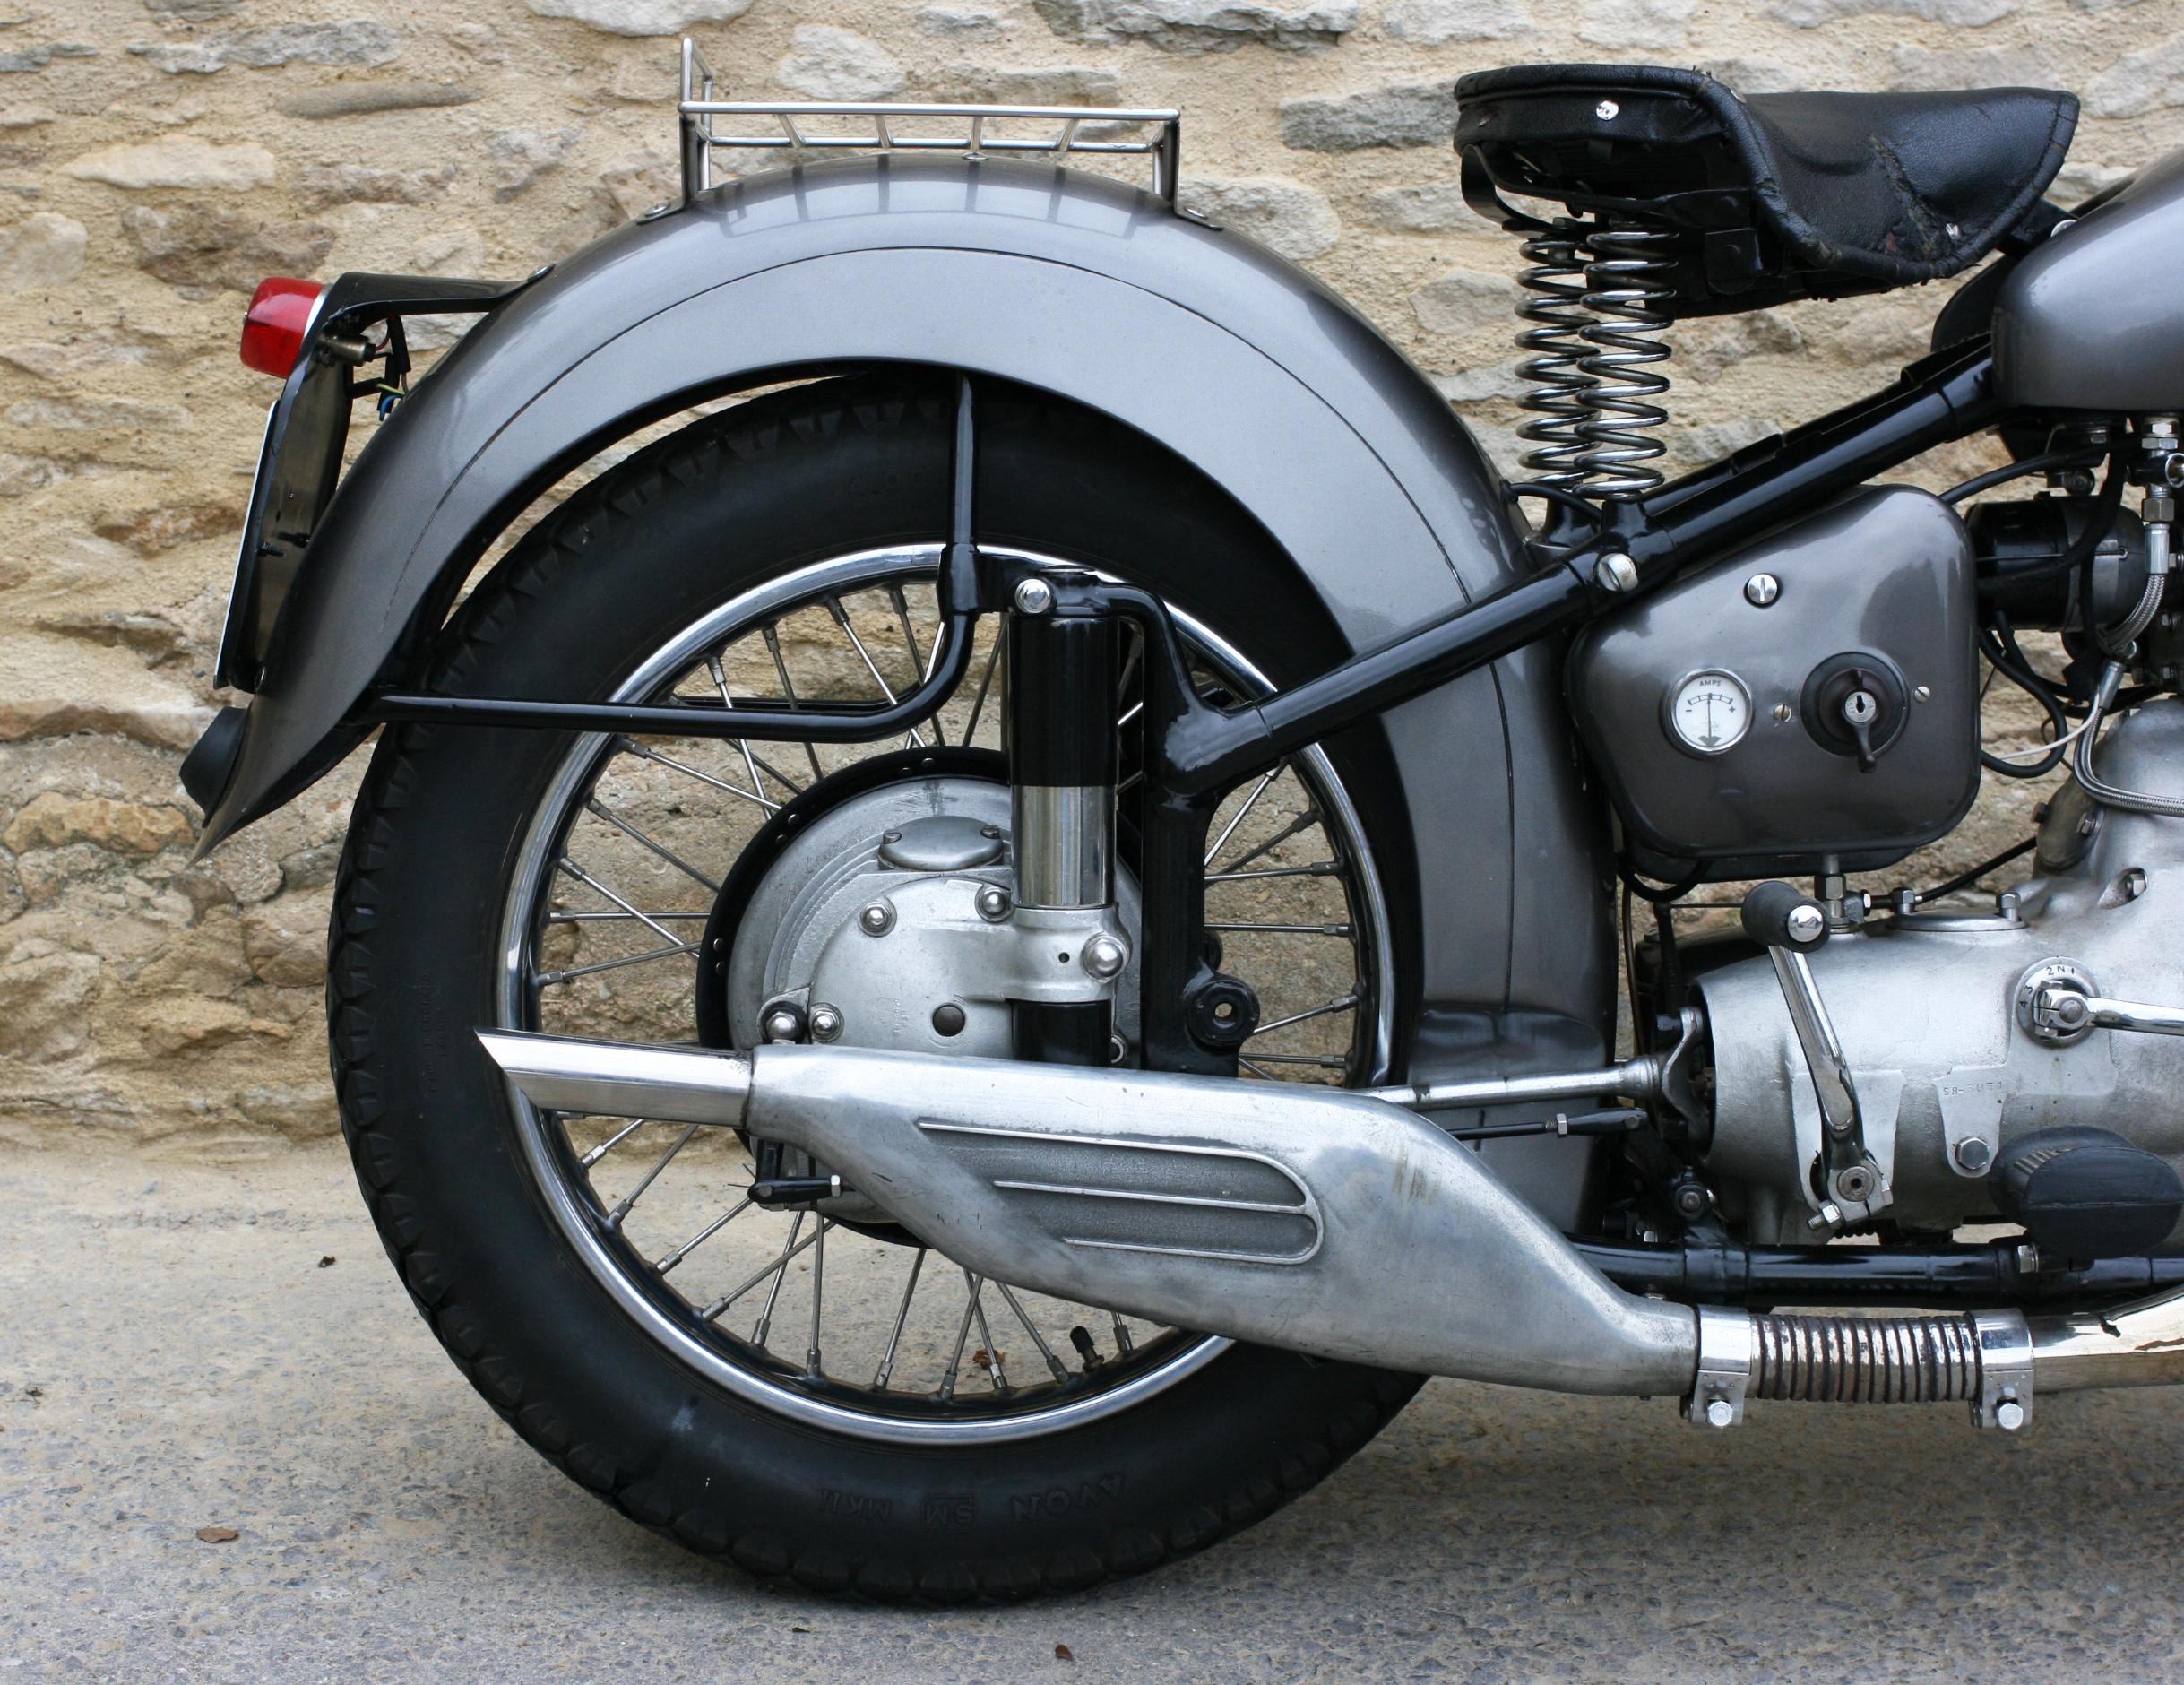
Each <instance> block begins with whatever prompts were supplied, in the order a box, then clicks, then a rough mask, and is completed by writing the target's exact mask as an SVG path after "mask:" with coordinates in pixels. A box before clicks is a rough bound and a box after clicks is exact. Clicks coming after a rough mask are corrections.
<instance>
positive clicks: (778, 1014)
mask: <svg viewBox="0 0 2184 1685" xmlns="http://www.w3.org/2000/svg"><path fill="white" fill-rule="evenodd" d="M763 1027H764V1030H765V1033H766V1040H767V1041H797V1040H798V1039H799V1038H800V1037H801V1036H802V1035H803V1033H804V1015H803V1014H802V1013H800V1012H798V1010H797V1009H796V1008H795V1007H791V1006H788V1005H785V1004H784V1005H782V1006H779V1007H774V1008H773V1010H772V1011H771V1012H769V1013H767V1014H766V1021H765V1024H764V1026H763Z"/></svg>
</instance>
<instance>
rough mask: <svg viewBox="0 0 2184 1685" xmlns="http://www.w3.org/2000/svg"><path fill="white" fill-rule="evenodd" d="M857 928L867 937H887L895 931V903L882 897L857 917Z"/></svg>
mask: <svg viewBox="0 0 2184 1685" xmlns="http://www.w3.org/2000/svg"><path fill="white" fill-rule="evenodd" d="M857 928H858V929H859V930H862V931H863V932H864V933H865V934H866V935H867V936H885V935H886V934H887V933H888V931H890V930H892V929H894V903H893V902H892V901H890V900H888V899H887V897H886V896H885V895H882V896H881V897H880V898H879V899H878V900H877V901H876V902H874V903H872V904H871V905H870V906H868V907H867V908H866V909H865V910H864V911H863V912H860V913H859V914H858V915H857Z"/></svg>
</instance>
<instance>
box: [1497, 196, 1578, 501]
mask: <svg viewBox="0 0 2184 1685" xmlns="http://www.w3.org/2000/svg"><path fill="white" fill-rule="evenodd" d="M1584 235H1585V224H1584V223H1583V222H1580V221H1578V220H1576V219H1575V218H1574V217H1558V218H1556V219H1555V221H1554V224H1553V226H1552V227H1551V228H1550V229H1542V230H1541V231H1540V232H1538V233H1535V234H1533V235H1532V238H1529V239H1527V240H1526V241H1525V242H1524V256H1525V257H1526V258H1527V259H1528V260H1530V262H1531V263H1532V268H1530V269H1527V270H1525V271H1524V272H1523V273H1522V274H1520V275H1519V276H1518V277H1517V281H1518V284H1519V285H1521V286H1524V287H1525V288H1528V289H1531V290H1532V292H1534V293H1537V294H1539V295H1540V297H1538V298H1528V299H1526V300H1525V301H1524V303H1523V304H1522V305H1520V306H1518V307H1517V315H1520V316H1523V317H1524V319H1525V320H1526V321H1529V322H1536V323H1538V324H1540V325H1539V326H1538V327H1534V328H1527V329H1525V330H1524V332H1523V333H1519V334H1518V335H1517V336H1516V342H1517V345H1518V347H1519V348H1520V349H1521V350H1526V351H1530V352H1532V357H1531V358H1529V359H1527V360H1526V361H1524V362H1523V363H1521V364H1519V365H1518V366H1517V373H1518V374H1519V375H1521V376H1523V377H1524V380H1525V381H1526V382H1528V383H1534V384H1533V386H1532V391H1531V392H1530V393H1527V394H1526V395H1525V397H1524V408H1525V409H1527V410H1533V411H1536V412H1537V413H1538V414H1539V415H1541V417H1543V418H1544V419H1541V420H1538V421H1527V422H1525V423H1524V426H1523V427H1521V428H1518V429H1517V430H1516V436H1517V437H1519V438H1520V439H1528V440H1530V441H1531V442H1532V444H1534V445H1538V446H1539V447H1540V448H1538V449H1537V450H1531V451H1526V452H1525V453H1524V467H1525V469H1526V471H1528V472H1529V473H1530V475H1531V477H1532V479H1533V480H1537V481H1539V482H1540V483H1541V485H1547V486H1558V487H1560V488H1563V489H1565V490H1568V491H1576V490H1579V489H1581V488H1583V487H1584V483H1585V481H1586V480H1587V478H1588V477H1589V474H1588V470H1587V467H1586V464H1585V462H1584V455H1585V453H1586V451H1587V449H1588V448H1589V447H1588V446H1587V445H1586V443H1585V440H1584V436H1583V435H1582V431H1581V430H1582V429H1583V428H1584V424H1585V423H1586V422H1587V421H1589V420H1591V419H1592V418H1593V406H1592V404H1591V402H1589V401H1588V398H1587V394H1588V393H1590V392H1591V390H1592V387H1593V379H1594V377H1593V376H1591V375H1589V374H1587V373H1585V372H1584V368H1583V367H1581V365H1582V364H1583V362H1584V359H1585V358H1586V357H1587V356H1588V355H1589V354H1590V352H1591V350H1592V347H1590V346H1589V345H1587V344H1586V343H1585V339H1584V331H1585V330H1586V329H1587V328H1589V327H1591V326H1593V324H1595V322H1596V321H1597V320H1598V318H1597V317H1595V316H1594V315H1593V314H1592V313H1591V312H1590V311H1588V310H1587V309H1585V307H1584V303H1583V300H1584V295H1585V290H1586V285H1585V280H1584V275H1585V261H1586V259H1585V250H1584Z"/></svg>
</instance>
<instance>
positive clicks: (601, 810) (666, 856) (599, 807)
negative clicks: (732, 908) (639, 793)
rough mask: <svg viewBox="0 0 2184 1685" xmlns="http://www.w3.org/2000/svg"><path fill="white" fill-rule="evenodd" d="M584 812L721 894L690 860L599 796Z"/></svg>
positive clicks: (718, 886) (593, 798)
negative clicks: (636, 824) (649, 834)
mask: <svg viewBox="0 0 2184 1685" xmlns="http://www.w3.org/2000/svg"><path fill="white" fill-rule="evenodd" d="M584 811H585V812H586V813H588V814H590V815H591V817H593V818H595V819H603V820H605V821H606V822H607V823H608V824H609V825H612V826H613V827H614V828H615V829H616V830H617V831H619V832H620V833H622V834H623V835H624V836H626V837H628V838H629V839H630V840H631V841H632V842H634V843H637V844H638V845H639V846H640V847H643V848H647V849H650V850H651V851H652V852H653V853H655V854H657V855H658V856H660V859H661V860H665V861H667V863H668V864H669V865H670V866H672V867H673V868H675V869H676V870H677V871H678V872H681V873H682V874H683V875H684V876H685V877H692V878H695V879H696V880H697V882H699V883H700V884H702V885H704V886H705V887H706V888H707V889H709V890H711V891H712V893H713V894H716V895H717V894H720V893H721V886H720V885H718V884H716V883H714V882H713V880H712V878H710V877H706V876H705V874H704V872H701V871H700V870H698V868H696V867H695V866H693V865H691V864H690V862H689V861H688V860H685V859H683V857H682V856H681V855H679V854H678V853H676V852H675V851H674V850H672V849H670V848H669V847H668V845H667V844H666V843H661V842H660V841H658V840H657V839H655V838H652V837H650V836H647V835H646V834H644V833H643V831H640V830H639V829H638V828H637V827H636V826H635V825H632V824H630V822H629V821H628V820H626V819H625V818H624V817H622V816H621V815H620V814H618V813H617V812H615V811H614V809H613V808H609V806H608V805H607V804H606V803H605V802H603V801H601V800H600V799H599V798H598V797H597V796H593V797H591V799H589V800H587V801H586V802H585V803H584Z"/></svg>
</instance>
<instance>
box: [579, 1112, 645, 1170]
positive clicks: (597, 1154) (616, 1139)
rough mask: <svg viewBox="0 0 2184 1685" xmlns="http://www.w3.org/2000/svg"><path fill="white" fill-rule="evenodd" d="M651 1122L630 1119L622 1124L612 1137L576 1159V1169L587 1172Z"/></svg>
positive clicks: (643, 1119) (641, 1119) (642, 1119)
mask: <svg viewBox="0 0 2184 1685" xmlns="http://www.w3.org/2000/svg"><path fill="white" fill-rule="evenodd" d="M651 1121H652V1119H650V1118H633V1119H630V1121H629V1122H627V1123H626V1124H624V1125H623V1126H622V1128H619V1129H617V1130H616V1131H615V1132H614V1133H613V1134H612V1135H610V1136H608V1137H607V1139H605V1140H604V1141H601V1142H600V1144H599V1145H597V1146H595V1147H593V1148H592V1149H591V1151H590V1152H589V1153H587V1154H584V1155H583V1157H582V1158H580V1159H578V1160H577V1161H576V1163H577V1166H578V1168H579V1169H582V1170H587V1171H588V1170H590V1169H591V1167H592V1166H593V1165H594V1164H596V1163H598V1162H600V1160H601V1159H603V1158H605V1157H606V1156H607V1154H609V1153H611V1152H613V1151H614V1150H615V1148H617V1146H620V1145H622V1143H623V1142H625V1141H626V1140H628V1139H629V1137H630V1136H633V1135H634V1134H636V1133H637V1131H638V1130H640V1129H642V1128H644V1126H645V1125H646V1124H648V1123H650V1122H651Z"/></svg>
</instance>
